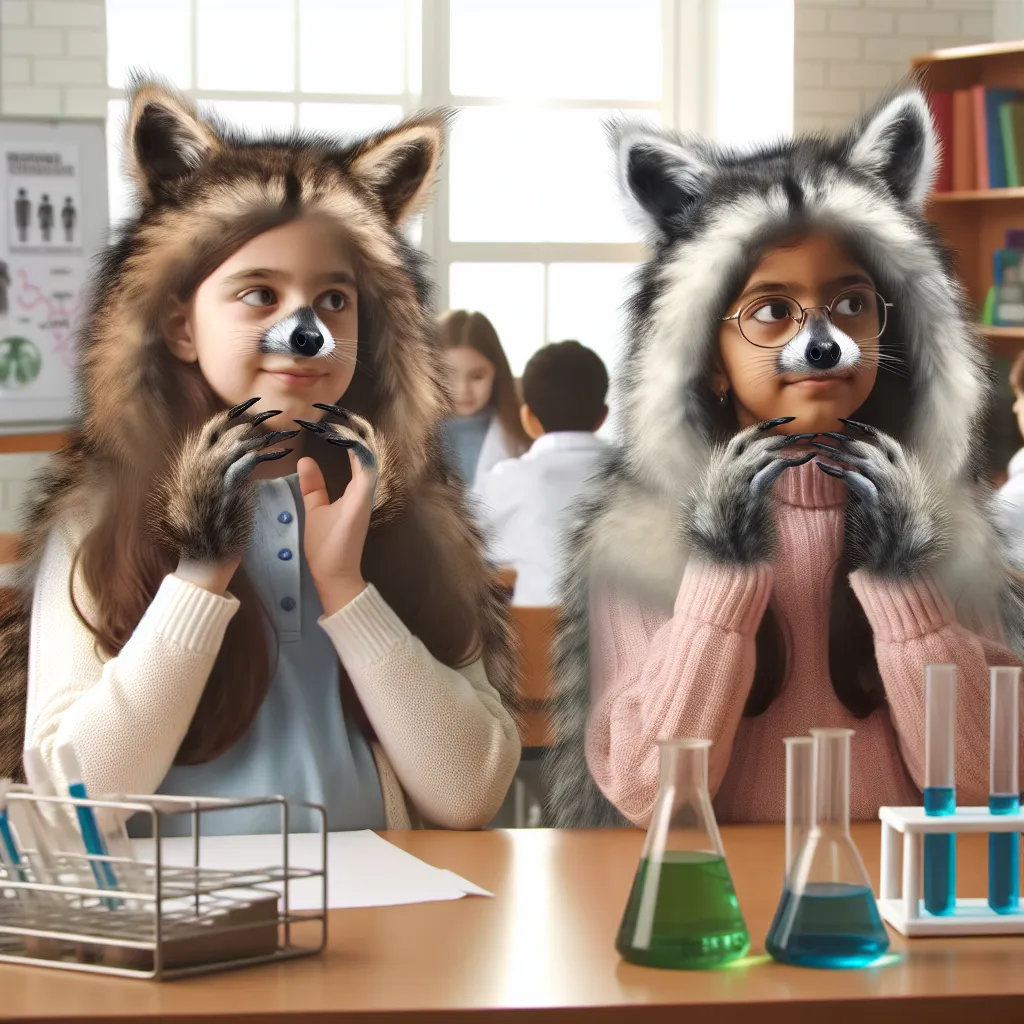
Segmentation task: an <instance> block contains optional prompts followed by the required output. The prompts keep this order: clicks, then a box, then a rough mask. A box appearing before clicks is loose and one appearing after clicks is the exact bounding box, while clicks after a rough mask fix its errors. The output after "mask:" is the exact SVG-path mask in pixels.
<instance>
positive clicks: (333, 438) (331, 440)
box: [324, 434, 359, 448]
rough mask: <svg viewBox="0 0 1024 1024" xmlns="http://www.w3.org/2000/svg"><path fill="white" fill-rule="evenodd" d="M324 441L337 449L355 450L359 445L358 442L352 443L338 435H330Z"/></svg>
mask: <svg viewBox="0 0 1024 1024" xmlns="http://www.w3.org/2000/svg"><path fill="white" fill-rule="evenodd" d="M324 440H325V441H326V442H327V443H328V444H333V445H334V446H335V447H337V448H355V447H356V446H357V445H358V444H359V442H358V441H350V440H349V439H348V438H346V437H338V435H337V434H328V435H327V436H326V437H325V438H324Z"/></svg>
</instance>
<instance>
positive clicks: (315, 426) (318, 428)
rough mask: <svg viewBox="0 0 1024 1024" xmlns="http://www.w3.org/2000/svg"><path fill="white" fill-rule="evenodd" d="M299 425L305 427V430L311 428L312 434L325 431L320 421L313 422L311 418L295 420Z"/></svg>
mask: <svg viewBox="0 0 1024 1024" xmlns="http://www.w3.org/2000/svg"><path fill="white" fill-rule="evenodd" d="M295 422H296V423H298V424H299V425H300V426H303V427H305V428H306V429H307V430H311V431H312V432H313V433H314V434H323V433H325V430H324V425H323V424H322V423H313V422H312V421H311V420H296V421H295Z"/></svg>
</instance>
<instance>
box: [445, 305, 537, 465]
mask: <svg viewBox="0 0 1024 1024" xmlns="http://www.w3.org/2000/svg"><path fill="white" fill-rule="evenodd" d="M437 340H438V346H439V347H440V349H441V351H447V350H448V349H453V348H471V349H474V350H475V351H477V352H479V353H480V355H482V356H483V357H484V359H486V360H487V361H488V362H489V363H490V364H491V365H492V366H493V367H494V389H493V391H492V392H491V401H490V406H491V408H493V409H494V415H495V416H496V417H497V419H498V423H499V424H500V426H501V432H502V433H503V434H504V435H505V443H506V445H507V446H508V449H509V451H511V452H512V453H513V454H514V455H521V454H522V453H523V452H524V451H526V449H527V448H529V447H530V438H529V437H528V436H527V434H526V431H525V430H523V425H522V423H521V422H520V420H519V406H520V402H519V396H518V395H517V394H516V382H515V378H514V377H513V376H512V368H511V367H510V366H509V365H508V357H507V356H506V355H505V350H504V349H503V348H502V347H501V340H500V339H499V337H498V332H497V331H496V330H495V329H494V324H492V323H491V321H490V320H488V319H487V317H485V316H484V315H483V313H478V312H475V311H470V310H468V309H451V310H449V311H448V312H447V313H444V314H443V315H442V316H441V317H440V318H439V320H438V324H437Z"/></svg>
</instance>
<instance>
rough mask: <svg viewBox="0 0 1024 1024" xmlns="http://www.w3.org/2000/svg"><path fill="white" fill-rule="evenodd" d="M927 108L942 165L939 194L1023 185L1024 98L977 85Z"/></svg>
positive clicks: (934, 98) (939, 96)
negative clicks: (929, 111) (930, 114)
mask: <svg viewBox="0 0 1024 1024" xmlns="http://www.w3.org/2000/svg"><path fill="white" fill-rule="evenodd" d="M928 102H929V106H930V108H931V112H932V120H933V122H934V124H935V130H936V134H937V135H938V140H939V152H940V160H941V163H940V169H939V174H938V178H937V180H936V182H935V191H936V192H949V191H954V192H973V191H976V190H979V189H997V188H1006V187H1020V186H1021V185H1022V184H1024V93H1022V92H1021V91H1019V90H1017V89H1003V88H990V87H988V86H983V85H975V86H972V87H971V88H969V89H956V90H954V91H952V92H935V93H932V94H930V95H929V97H928Z"/></svg>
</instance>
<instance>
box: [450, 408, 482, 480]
mask: <svg viewBox="0 0 1024 1024" xmlns="http://www.w3.org/2000/svg"><path fill="white" fill-rule="evenodd" d="M493 417H494V413H493V412H492V411H491V410H490V409H484V410H483V411H482V412H478V413H476V414H475V415H474V416H454V417H452V418H451V419H450V420H446V421H445V424H444V436H445V440H446V442H447V443H448V447H449V449H450V452H451V455H452V458H453V459H454V460H455V466H456V468H457V469H458V470H459V472H460V473H461V474H462V479H463V480H465V481H466V483H467V484H470V485H472V483H473V481H474V480H475V479H476V467H477V465H478V464H479V462H480V453H481V452H482V451H483V447H484V439H485V438H486V437H487V431H488V430H489V429H490V426H491V420H492V419H493Z"/></svg>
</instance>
